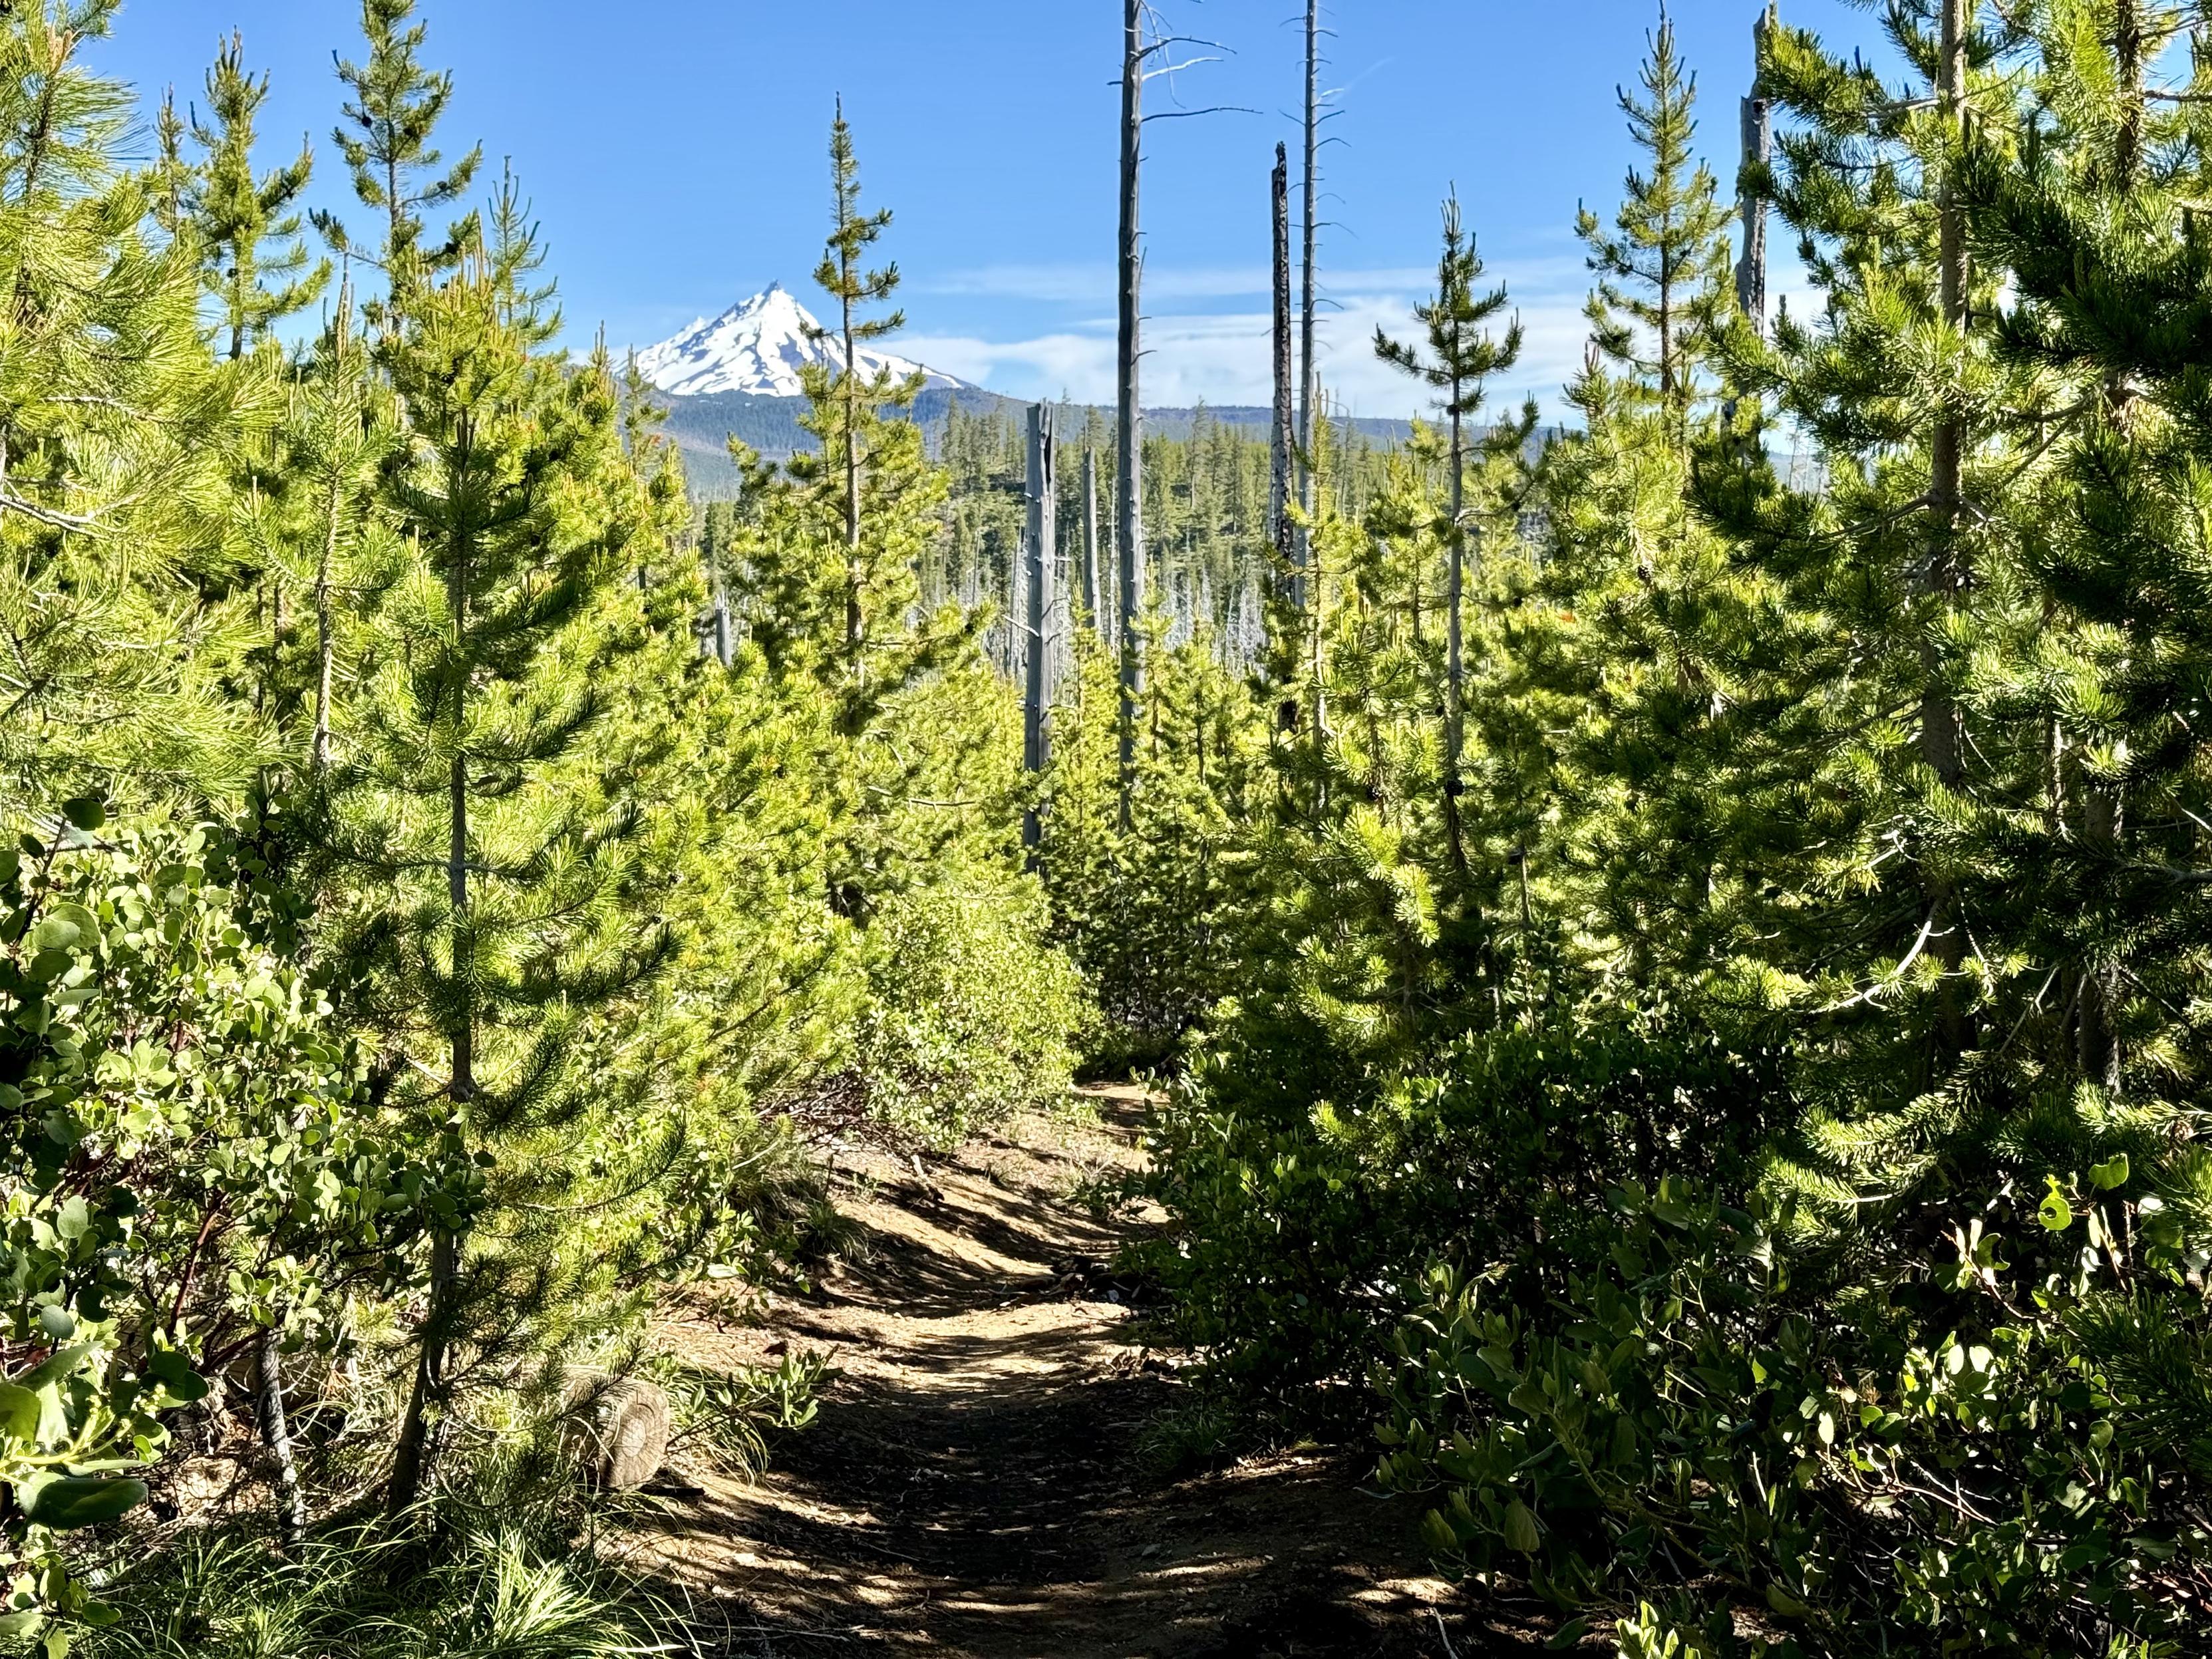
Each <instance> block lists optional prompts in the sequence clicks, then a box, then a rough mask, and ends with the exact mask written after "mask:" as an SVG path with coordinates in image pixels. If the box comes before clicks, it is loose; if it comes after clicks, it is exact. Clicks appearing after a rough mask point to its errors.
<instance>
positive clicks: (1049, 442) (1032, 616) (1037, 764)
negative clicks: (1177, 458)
mask: <svg viewBox="0 0 2212 1659" xmlns="http://www.w3.org/2000/svg"><path fill="white" fill-rule="evenodd" d="M1053 414H1054V411H1053V409H1052V406H1051V405H1050V404H1031V405H1030V456H1029V474H1028V477H1027V479H1026V481H1025V484H1024V493H1025V494H1026V495H1028V498H1029V524H1028V527H1027V531H1026V533H1024V536H1023V538H1022V562H1023V567H1024V570H1023V586H1024V588H1025V589H1026V590H1027V593H1026V598H1027V600H1028V604H1027V605H1026V607H1025V609H1026V611H1027V613H1028V614H1027V616H1026V617H1025V618H1024V629H1023V634H1024V638H1023V641H1022V644H1023V647H1024V652H1025V654H1026V657H1027V671H1026V672H1025V673H1024V677H1023V692H1022V769H1023V770H1024V771H1025V772H1027V773H1028V774H1029V775H1030V776H1031V778H1036V777H1037V776H1038V775H1042V773H1043V772H1044V771H1045V769H1047V768H1048V767H1049V766H1050V765H1051V764H1052V693H1053V684H1052V683H1053V678H1054V677H1053V673H1052V653H1053V646H1054V642H1055V641H1056V639H1057V638H1058V636H1059V635H1060V631H1061V630H1060V629H1059V628H1058V626H1057V623H1058V620H1059V612H1060V604H1061V600H1060V594H1061V589H1062V586H1063V584H1062V582H1061V581H1060V551H1059V540H1060V535H1059V532H1060V524H1059V519H1060V462H1059V448H1060V441H1059V436H1058V434H1057V433H1056V431H1055V430H1054V419H1053ZM1043 840H1044V821H1043V818H1042V813H1041V810H1040V808H1039V807H1038V806H1037V805H1036V803H1035V802H1034V801H1032V803H1031V805H1030V807H1029V809H1028V810H1027V811H1024V813H1023V814H1022V845H1023V846H1024V847H1027V848H1031V849H1034V848H1036V847H1037V846H1039V845H1040V844H1041V843H1042V842H1043Z"/></svg>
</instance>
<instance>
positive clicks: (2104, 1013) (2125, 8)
mask: <svg viewBox="0 0 2212 1659" xmlns="http://www.w3.org/2000/svg"><path fill="white" fill-rule="evenodd" d="M2143 47H2144V40H2143V28H2142V13H2141V12H2140V11H2139V10H2138V9H2137V6H2136V0H2117V3H2116V4H2115V5H2114V7H2113V16H2112V68H2113V71H2114V76H2113V78H2114V79H2115V80H2116V81H2117V82H2118V91H2119V94H2120V99H2119V102H2120V118H2119V121H2118V125H2117V126H2116V128H2115V130H2114V131H2113V134H2112V167H2113V174H2114V178H2115V180H2116V182H2117V183H2118V185H2119V186H2120V188H2121V189H2122V190H2133V189H2134V187H2135V185H2136V173H2137V171H2138V168H2139V167H2140V164H2141V161H2142V105H2143V99H2142V74H2143ZM2105 402H2106V407H2107V409H2109V410H2111V411H2112V413H2113V415H2114V416H2115V417H2116V418H2118V419H2119V420H2122V421H2124V420H2125V419H2126V414H2125V411H2126V409H2127V406H2128V404H2129V402H2130V388H2129V386H2128V381H2127V377H2126V376H2125V375H2124V374H2112V375H2111V376H2109V377H2107V379H2106V382H2105ZM2077 752H2078V751H2077ZM2074 797H2075V801H2076V802H2077V803H2078V805H2077V809H2076V810H2077V813H2078V817H2079V823H2080V832H2081V845H2082V848H2083V849H2084V850H2085V851H2087V852H2088V853H2089V854H2091V855H2092V856H2093V857H2094V858H2096V859H2097V860H2100V862H2102V863H2104V864H2105V865H2106V867H2107V868H2110V867H2111V866H2112V864H2113V863H2114V862H2116V861H2117V860H2118V858H2119V855H2120V842H2121V836H2122V832H2123V830H2124V827H2125V826H2124V811H2123V803H2122V799H2121V795H2120V790H2119V787H2118V785H2117V784H2113V783H2107V782H2105V781H2101V780H2096V779H2090V778H2086V777H2085V778H2083V779H2081V781H2080V784H2079V787H2077V788H2076V789H2075V791H2074ZM2120 994H2121V993H2120V981H2119V975H2118V972H2117V971H2116V970H2115V969H2112V968H2111V967H2104V968H2090V967H2086V966H2085V967H2084V969H2083V970H2082V973H2081V986H2080V1004H2081V1012H2080V1015H2079V1018H2078V1024H2077V1025H2076V1027H2075V1044H2076V1053H2075V1060H2076V1062H2077V1063H2078V1064H2079V1065H2080V1066H2081V1075H2082V1076H2083V1077H2084V1078H2086V1079H2088V1080H2089V1081H2091V1082H2093V1083H2097V1084H2101V1085H2103V1086H2104V1087H2105V1088H2106V1090H2107V1091H2111V1092H2112V1093H2115V1094H2117V1093H2118V1091H2119V1087H2120V1041H2119V1034H2118V1030H2116V1029H2115V1024H2114V1019H2113V1016H2114V1013H2115V1012H2116V1011H2117V1009H2118V1006H2119V1002H2120Z"/></svg>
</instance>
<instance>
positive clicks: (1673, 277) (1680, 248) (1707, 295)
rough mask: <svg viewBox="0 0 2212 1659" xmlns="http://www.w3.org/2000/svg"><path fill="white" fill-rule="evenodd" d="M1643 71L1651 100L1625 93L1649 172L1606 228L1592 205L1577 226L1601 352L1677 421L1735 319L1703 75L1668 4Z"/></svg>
mask: <svg viewBox="0 0 2212 1659" xmlns="http://www.w3.org/2000/svg"><path fill="white" fill-rule="evenodd" d="M1641 78H1642V81H1643V85H1644V98H1642V99H1638V97H1636V96H1635V95H1634V94H1631V93H1630V92H1628V91H1627V90H1626V88H1623V89H1622V90H1621V91H1620V94H1619V98H1620V108H1621V111H1622V112H1623V113H1624V114H1626V116H1627V117H1628V131H1629V137H1630V138H1631V140H1632V142H1633V143H1635V145H1636V147H1637V148H1638V149H1639V150H1641V151H1643V152H1644V154H1645V155H1648V156H1649V157H1650V170H1649V171H1648V172H1645V171H1643V170H1640V169H1638V168H1631V169H1630V171H1629V174H1628V180H1627V185H1626V194H1625V195H1624V196H1623V197H1622V200H1621V204H1620V212H1619V213H1618V214H1617V215H1615V216H1614V219H1613V225H1612V226H1611V228H1607V227H1606V226H1605V225H1604V224H1603V222H1601V221H1600V219H1599V218H1598V216H1597V215H1595V213H1592V212H1590V211H1589V210H1587V209H1584V210H1582V211H1581V212H1579V213H1578V214H1577V216H1576V221H1575V230H1576V234H1578V235H1579V236H1580V237H1581V238H1582V239H1583V242H1584V243H1586V244H1587V245H1588V246H1589V267H1590V269H1591V270H1593V271H1595V272H1596V273H1597V279H1598V280H1597V285H1596V287H1595V289H1593V290H1592V291H1591V294H1590V297H1589V307H1588V314H1589V319H1590V328H1591V335H1592V338H1593V339H1594V341H1595V344H1596V347H1597V349H1598V352H1599V354H1600V355H1601V357H1602V358H1603V359H1605V360H1606V361H1607V362H1612V363H1615V364H1618V365H1620V367H1622V368H1626V369H1629V370H1631V371H1632V373H1633V374H1635V376H1636V378H1637V379H1638V380H1648V381H1649V382H1650V384H1651V386H1652V390H1653V394H1654V395H1655V396H1656V398H1658V400H1659V402H1660V404H1662V406H1664V407H1665V408H1666V409H1667V410H1669V411H1670V412H1671V413H1672V414H1673V416H1674V424H1675V426H1676V427H1677V428H1680V426H1681V424H1682V422H1684V420H1685V419H1686V414H1687V410H1688V409H1689V406H1690V404H1691V403H1692V400H1693V398H1695V397H1696V396H1697V395H1698V391H1699V374H1700V371H1701V370H1702V369H1703V368H1704V367H1705V364H1706V363H1707V362H1709V361H1710V359H1711V356H1712V349H1713V342H1714V339H1715V337H1716V336H1717V333H1718V332H1719V331H1720V330H1721V329H1722V328H1723V326H1724V325H1725V324H1726V322H1727V318H1728V312H1727V306H1728V297H1727V285H1726V284H1727V276H1728V270H1729V222H1730V214H1729V210H1728V208H1727V207H1726V206H1725V205H1723V204H1722V202H1721V201H1720V199H1719V185H1718V181H1717V180H1716V179H1714V177H1713V175H1712V172H1711V169H1710V168H1708V167H1706V166H1705V163H1704V162H1702V161H1697V162H1695V163H1694V165H1693V162H1692V151H1691V143H1692V140H1693V139H1694V138H1695V137H1696V135H1697V122H1696V121H1695V119H1694V118H1692V110H1693V108H1694V107H1695V106H1696V103H1697V96H1698V81H1697V76H1695V75H1694V74H1691V73H1688V72H1686V70H1684V68H1683V66H1682V63H1681V60H1680V58H1677V57H1676V56H1675V55H1674V21H1673V20H1672V19H1670V18H1668V17H1667V16H1666V15H1664V13H1663V11H1662V15H1661V17H1660V20H1659V28H1658V32H1657V33H1656V34H1654V35H1653V36H1652V37H1651V39H1650V52H1649V54H1648V55H1647V56H1646V58H1644V67H1643V70H1642V76H1641ZM1624 284H1626V286H1624Z"/></svg>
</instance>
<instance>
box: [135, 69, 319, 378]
mask: <svg viewBox="0 0 2212 1659" xmlns="http://www.w3.org/2000/svg"><path fill="white" fill-rule="evenodd" d="M207 96H208V119H207V120H204V121H203V120H201V119H199V118H197V116H195V118H194V119H193V121H192V137H193V138H194V140H195V141H197V143H198V144H199V146H200V148H201V149H202V150H203V151H204V152H205V157H204V160H203V161H201V162H200V163H199V166H198V168H197V175H198V185H197V190H196V191H194V192H193V196H192V207H193V213H192V219H193V223H194V228H195V229H196V231H197V240H198V246H199V252H200V258H201V261H202V263H203V265H204V270H205V271H206V282H207V287H208V292H209V294H210V295H211V296H212V297H213V298H214V300H215V301H216V306H217V307H219V310H220V325H219V326H220V331H221V333H222V335H223V336H225V337H227V339H228V347H229V355H230V356H231V357H232V359H233V360H234V361H235V360H236V359H238V358H240V357H242V356H245V355H246V349H247V348H248V347H249V346H251V345H253V344H255V343H258V342H259V341H261V340H263V339H265V338H266V337H268V334H269V331H270V329H271V328H273V327H274V326H275V325H276V324H278V323H280V322H282V321H283V319H285V318H287V317H289V316H292V315H294V314H295V313H298V312H301V311H304V310H306V309H307V307H309V306H311V305H313V303H314V302H315V301H317V300H318V299H319V298H320V297H321V296H322V293H323V290H324V289H325V288H326V287H328V286H329V283H330V279H331V264H330V261H329V260H327V259H325V260H321V261H319V262H311V261H310V260H309V258H308V256H307V244H306V242H305V241H303V240H301V236H300V225H301V220H300V215H299V213H298V212H297V211H296V210H295V205H296V204H297V203H298V201H299V199H300V197H301V194H302V192H304V191H306V189H307V181H308V179H309V178H310V177H311V176H312V175H313V171H314V152H313V150H312V149H309V148H308V147H307V145H306V144H304V143H303V144H302V145H301V149H300V154H299V155H298V156H297V157H296V158H295V160H293V161H290V162H289V163H287V164H286V165H284V166H283V167H276V168H274V169H272V170H271V171H270V172H268V173H259V174H257V173H255V172H254V167H253V149H254V141H255V131H254V121H255V118H256V117H257V116H258V114H259V113H260V111H261V106H262V105H263V104H264V103H265V102H266V101H267V100H268V97H269V77H268V76H267V75H265V74H264V75H263V76H259V77H258V79H257V78H256V77H255V76H254V75H253V74H252V72H251V71H250V70H247V69H246V42H245V39H244V37H243V36H242V35H240V34H238V33H233V34H232V35H231V37H230V39H229V40H228V41H226V42H224V44H223V46H222V49H221V51H220V52H218V53H217V54H216V61H215V66H214V67H213V68H212V69H210V70H209V71H208V76H207ZM165 165H167V161H166V159H165ZM271 244H275V245H276V246H271Z"/></svg>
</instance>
